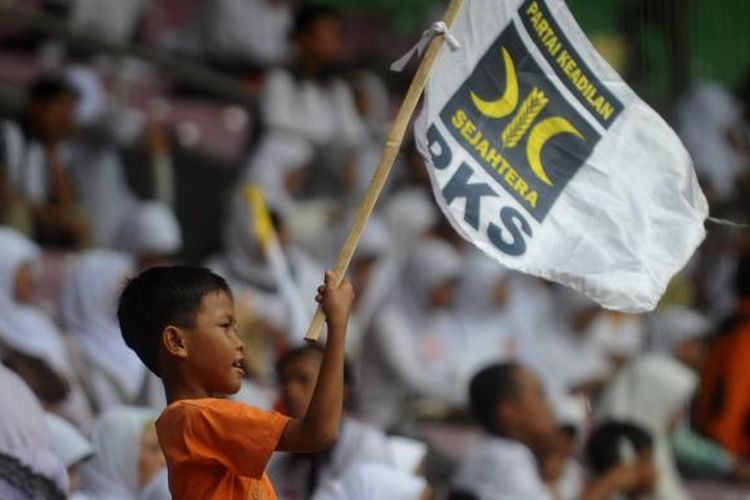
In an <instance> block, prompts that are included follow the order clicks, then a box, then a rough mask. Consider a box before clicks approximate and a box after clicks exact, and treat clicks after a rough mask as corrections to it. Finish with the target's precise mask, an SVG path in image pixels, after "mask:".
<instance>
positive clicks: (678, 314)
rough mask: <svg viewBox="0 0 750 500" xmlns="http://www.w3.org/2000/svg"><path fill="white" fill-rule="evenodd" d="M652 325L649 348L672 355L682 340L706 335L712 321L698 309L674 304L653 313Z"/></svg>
mask: <svg viewBox="0 0 750 500" xmlns="http://www.w3.org/2000/svg"><path fill="white" fill-rule="evenodd" d="M650 327H651V331H650V336H649V342H648V347H649V349H650V350H652V351H654V352H658V353H663V354H667V355H670V356H671V355H672V354H674V351H675V349H676V348H677V347H678V346H679V345H680V344H681V343H682V342H686V341H688V340H693V339H699V338H701V337H704V336H706V335H707V334H708V333H709V332H710V329H711V323H710V322H709V321H708V318H706V317H705V316H703V315H702V314H701V313H699V312H698V311H695V310H693V309H689V308H687V307H681V306H674V307H670V308H668V309H664V310H662V311H657V312H655V313H654V314H652V315H651V325H650Z"/></svg>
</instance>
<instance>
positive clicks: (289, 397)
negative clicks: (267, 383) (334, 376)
mask: <svg viewBox="0 0 750 500" xmlns="http://www.w3.org/2000/svg"><path fill="white" fill-rule="evenodd" d="M321 362H322V358H321V355H320V353H318V352H317V351H312V350H310V351H307V352H305V353H304V354H302V355H301V356H297V357H296V358H294V359H292V360H291V361H289V362H287V363H286V364H285V365H284V367H283V368H282V369H281V380H280V381H279V382H280V384H281V387H280V389H281V401H282V402H283V403H284V406H285V407H286V410H287V411H288V412H289V416H291V417H297V418H300V417H303V416H305V414H306V413H307V407H308V406H309V404H310V400H311V399H312V395H313V392H314V391H315V381H316V380H317V378H318V371H319V370H320V363H321Z"/></svg>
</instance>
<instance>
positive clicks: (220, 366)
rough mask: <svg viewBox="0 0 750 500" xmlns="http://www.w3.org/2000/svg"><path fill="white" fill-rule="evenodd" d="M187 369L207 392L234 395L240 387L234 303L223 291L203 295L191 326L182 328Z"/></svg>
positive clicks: (241, 367)
mask: <svg viewBox="0 0 750 500" xmlns="http://www.w3.org/2000/svg"><path fill="white" fill-rule="evenodd" d="M186 330H187V332H188V335H187V337H186V347H187V351H186V356H185V360H186V362H187V363H188V371H189V373H190V374H191V377H192V378H193V379H194V380H195V382H196V383H197V384H199V385H200V386H201V388H202V389H204V390H205V391H206V392H208V393H209V394H234V393H235V392H237V391H239V390H240V386H241V385H242V378H243V375H244V374H245V369H244V345H243V344H242V341H241V340H240V338H239V336H238V334H237V323H236V320H235V316H234V304H233V302H232V299H231V297H230V296H229V295H227V294H226V293H225V292H223V291H215V292H211V293H209V294H207V295H205V296H204V297H203V300H202V301H201V307H200V309H198V311H197V312H196V313H195V324H194V327H193V328H188V329H186Z"/></svg>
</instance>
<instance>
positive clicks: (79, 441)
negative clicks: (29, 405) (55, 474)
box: [44, 413, 94, 467]
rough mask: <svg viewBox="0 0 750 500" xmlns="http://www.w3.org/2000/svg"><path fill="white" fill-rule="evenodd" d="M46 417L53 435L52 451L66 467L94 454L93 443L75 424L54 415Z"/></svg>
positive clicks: (46, 415) (48, 414) (50, 414)
mask: <svg viewBox="0 0 750 500" xmlns="http://www.w3.org/2000/svg"><path fill="white" fill-rule="evenodd" d="M44 417H45V419H46V421H47V428H48V429H49V431H50V434H51V435H52V449H53V451H54V452H55V455H57V456H58V458H59V459H60V460H62V462H63V463H64V464H65V467H71V466H73V465H75V464H76V463H78V462H80V461H81V460H83V459H85V458H87V457H90V456H91V455H92V454H93V453H94V447H93V446H92V445H91V442H89V440H88V439H86V438H85V437H83V434H81V433H80V432H79V431H78V429H76V428H75V427H74V426H73V424H71V423H70V422H68V421H67V420H65V419H64V418H61V417H58V416H57V415H55V414H54V413H47V414H45V415H44Z"/></svg>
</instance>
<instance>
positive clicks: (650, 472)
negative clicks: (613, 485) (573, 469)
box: [586, 421, 657, 498]
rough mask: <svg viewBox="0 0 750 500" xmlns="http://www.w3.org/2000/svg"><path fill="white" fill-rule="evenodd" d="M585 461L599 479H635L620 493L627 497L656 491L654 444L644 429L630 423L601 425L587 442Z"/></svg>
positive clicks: (612, 422)
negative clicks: (625, 477)
mask: <svg viewBox="0 0 750 500" xmlns="http://www.w3.org/2000/svg"><path fill="white" fill-rule="evenodd" d="M586 458H587V460H588V462H589V465H590V466H591V469H592V472H593V473H594V476H595V477H596V478H602V477H607V476H610V477H613V476H617V475H620V476H622V475H626V476H635V478H636V479H635V480H634V481H631V485H630V487H629V488H623V489H621V490H619V491H618V492H617V493H619V494H621V495H624V496H625V497H626V498H640V497H642V496H645V495H648V494H651V493H653V492H654V490H655V488H656V478H657V470H656V465H655V464H654V441H653V439H652V438H651V436H650V435H649V433H648V431H646V430H645V429H643V428H642V427H639V426H637V425H634V424H630V423H627V422H616V421H609V422H604V423H602V424H601V425H599V426H598V427H597V428H596V429H594V432H592V433H591V436H590V437H589V440H588V442H587V443H586Z"/></svg>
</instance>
